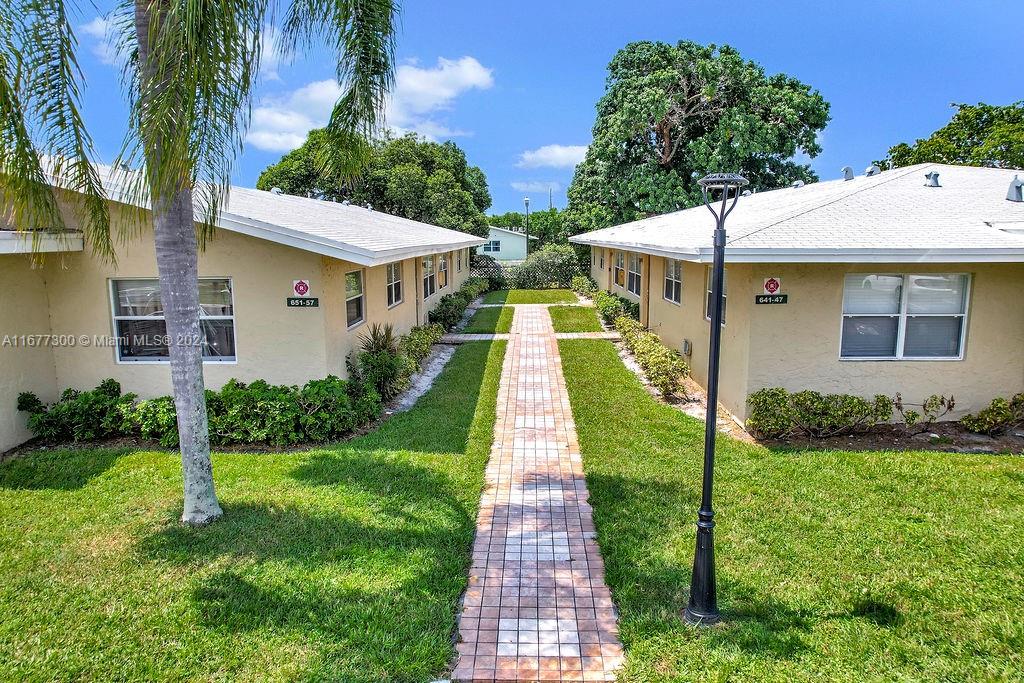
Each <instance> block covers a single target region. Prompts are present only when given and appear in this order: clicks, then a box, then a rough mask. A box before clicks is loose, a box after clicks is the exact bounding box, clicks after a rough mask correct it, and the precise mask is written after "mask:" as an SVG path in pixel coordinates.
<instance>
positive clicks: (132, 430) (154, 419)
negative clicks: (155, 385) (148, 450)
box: [122, 392, 212, 448]
mask: <svg viewBox="0 0 1024 683" xmlns="http://www.w3.org/2000/svg"><path fill="white" fill-rule="evenodd" d="M210 393H212V392H207V396H209V394H210ZM122 418H123V421H122V424H123V425H124V426H123V428H122V429H123V431H124V433H125V434H127V435H138V436H141V437H142V438H143V439H148V440H151V441H158V442H159V443H160V445H161V446H162V447H163V448H177V447H178V411H177V410H175V408H174V399H173V398H171V397H170V396H161V397H159V398H153V399H149V400H146V401H139V402H138V403H136V404H125V405H124V406H122Z"/></svg>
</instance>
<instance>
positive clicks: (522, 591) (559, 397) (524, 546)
mask: <svg viewBox="0 0 1024 683" xmlns="http://www.w3.org/2000/svg"><path fill="white" fill-rule="evenodd" d="M494 430H495V431H494V446H493V449H492V451H491V459H490V462H489V463H488V466H487V488H486V490H485V492H484V495H483V499H482V501H481V504H480V515H479V518H478V519H477V532H476V542H475V544H474V547H473V564H472V570H471V571H470V577H469V587H468V589H467V591H466V596H465V600H464V604H463V609H462V613H461V614H460V616H459V641H460V642H459V643H458V645H457V648H458V652H459V660H458V662H457V665H456V668H455V670H454V672H453V675H452V678H453V680H455V681H606V680H614V678H615V673H614V672H615V670H616V669H617V668H618V667H619V666H620V664H621V662H622V645H621V643H620V642H619V638H618V627H617V625H616V616H615V608H614V606H613V605H612V600H611V593H610V592H609V590H608V587H607V586H606V585H605V582H604V562H603V560H602V559H601V554H600V551H599V550H598V547H597V543H596V542H595V540H594V537H595V534H594V522H593V518H592V516H591V508H590V505H589V504H588V503H587V495H588V494H587V485H586V481H585V480H584V477H583V466H582V458H581V456H580V448H579V444H578V442H577V438H576V428H575V425H574V423H573V419H572V411H571V410H570V407H569V398H568V396H567V394H566V388H565V380H564V378H563V376H562V363H561V359H560V357H559V355H558V343H557V341H556V339H555V334H554V331H553V330H552V327H551V317H550V316H549V315H548V311H547V307H546V306H542V305H538V306H534V305H520V306H516V311H515V317H514V318H513V322H512V333H511V335H510V339H509V345H508V350H507V351H506V354H505V365H504V368H503V371H502V377H501V384H500V387H499V389H498V417H497V422H496V424H495V428H494Z"/></svg>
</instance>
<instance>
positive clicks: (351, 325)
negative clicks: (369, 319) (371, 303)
mask: <svg viewBox="0 0 1024 683" xmlns="http://www.w3.org/2000/svg"><path fill="white" fill-rule="evenodd" d="M352 273H358V274H359V289H360V293H359V294H357V295H356V296H349V295H348V276H349V275H351V274H352ZM356 299H362V300H363V305H362V307H361V309H360V311H361V314H362V317H360V318H359V320H357V321H355V322H354V323H350V322H349V321H348V302H349V301H354V300H356ZM365 322H366V274H365V273H364V272H363V269H362V268H358V269H356V270H350V271H348V272H346V273H345V325H346V329H349V330H352V329H355V328H357V327H359V326H360V325H362V324H363V323H365Z"/></svg>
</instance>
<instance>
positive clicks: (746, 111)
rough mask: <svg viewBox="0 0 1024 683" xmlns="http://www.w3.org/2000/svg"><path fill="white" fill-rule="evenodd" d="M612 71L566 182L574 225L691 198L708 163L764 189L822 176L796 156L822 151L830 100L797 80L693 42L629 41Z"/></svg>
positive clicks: (595, 224) (575, 229) (603, 222)
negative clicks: (821, 133)
mask: <svg viewBox="0 0 1024 683" xmlns="http://www.w3.org/2000/svg"><path fill="white" fill-rule="evenodd" d="M608 72H609V73H608V80H607V84H606V88H605V94H604V96H603V97H602V98H601V100H600V101H599V102H598V104H597V121H596V123H595V124H594V129H593V142H592V143H591V145H590V147H589V148H588V149H587V155H586V158H585V159H584V160H583V161H582V162H581V163H580V164H579V165H578V166H577V167H576V173H575V175H574V177H573V181H572V184H571V185H570V187H569V206H568V210H567V212H566V221H567V223H568V227H569V231H570V233H571V234H577V233H579V232H583V231H586V230H591V229H595V228H600V227H605V226H608V225H611V224H614V223H621V222H626V221H630V220H635V219H637V218H641V217H644V216H647V215H651V214H659V213H666V212H669V211H676V210H678V209H683V208H687V207H690V206H694V205H696V204H698V203H699V202H700V201H701V198H700V191H699V188H698V186H697V182H696V181H697V180H698V179H699V178H700V177H702V176H704V175H706V174H707V173H711V172H734V173H742V174H743V175H744V176H746V177H747V178H748V179H749V180H750V182H751V185H752V187H753V188H754V189H757V190H766V189H772V188H778V187H783V186H786V185H788V184H790V183H792V182H793V181H794V180H803V181H806V182H810V181H814V180H817V176H816V175H815V174H814V172H813V171H811V169H810V167H809V166H808V165H807V164H803V163H800V162H799V161H797V160H796V159H795V157H796V155H797V153H798V152H802V153H803V154H804V155H806V156H807V157H814V156H816V155H817V154H818V153H819V152H820V151H821V147H820V145H819V144H818V141H817V134H818V132H819V131H821V130H822V129H823V128H824V127H825V125H826V124H827V123H828V120H829V105H828V103H827V102H825V100H824V99H823V98H822V96H821V95H820V94H819V93H818V92H817V91H815V90H812V89H811V87H810V86H808V85H806V84H804V83H802V82H800V81H799V80H797V79H795V78H793V77H791V76H787V75H785V74H776V75H773V76H768V75H766V74H765V71H764V69H763V68H762V67H760V66H759V65H757V64H755V63H754V62H751V61H746V60H744V59H743V58H742V57H741V56H740V54H739V53H738V52H737V51H736V50H735V49H733V48H731V47H729V46H727V45H723V46H721V47H717V46H715V45H699V44H697V43H692V42H688V41H681V42H679V43H677V44H676V45H669V44H666V43H660V42H657V43H654V42H638V43H631V44H629V45H627V46H626V47H625V48H623V49H622V50H620V51H619V52H618V53H617V54H616V55H615V57H614V58H613V59H612V61H611V63H610V64H609V65H608Z"/></svg>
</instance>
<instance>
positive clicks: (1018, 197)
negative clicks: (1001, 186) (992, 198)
mask: <svg viewBox="0 0 1024 683" xmlns="http://www.w3.org/2000/svg"><path fill="white" fill-rule="evenodd" d="M1006 198H1007V199H1008V200H1010V201H1011V202H1024V180H1020V179H1019V178H1018V177H1017V176H1016V175H1014V176H1013V180H1011V181H1010V190H1009V191H1008V192H1007V193H1006Z"/></svg>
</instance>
